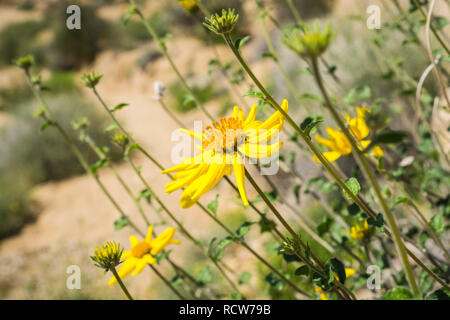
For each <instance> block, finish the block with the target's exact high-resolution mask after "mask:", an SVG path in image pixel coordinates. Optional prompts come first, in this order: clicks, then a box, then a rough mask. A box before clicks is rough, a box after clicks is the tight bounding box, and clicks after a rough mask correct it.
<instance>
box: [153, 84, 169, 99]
mask: <svg viewBox="0 0 450 320" xmlns="http://www.w3.org/2000/svg"><path fill="white" fill-rule="evenodd" d="M153 90H154V91H155V94H154V95H153V99H155V100H160V99H162V97H163V96H164V94H165V93H166V87H165V86H164V84H163V83H162V82H160V81H155V82H154V83H153Z"/></svg>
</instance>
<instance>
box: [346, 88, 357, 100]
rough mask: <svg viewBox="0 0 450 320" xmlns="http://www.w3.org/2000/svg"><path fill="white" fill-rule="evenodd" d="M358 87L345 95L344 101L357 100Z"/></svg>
mask: <svg viewBox="0 0 450 320" xmlns="http://www.w3.org/2000/svg"><path fill="white" fill-rule="evenodd" d="M357 93H358V92H357V90H356V88H352V89H351V90H350V91H349V92H348V93H347V94H346V95H345V97H344V101H345V102H346V103H347V104H354V103H355V102H356V95H357Z"/></svg>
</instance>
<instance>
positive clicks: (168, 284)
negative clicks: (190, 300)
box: [149, 265, 186, 300]
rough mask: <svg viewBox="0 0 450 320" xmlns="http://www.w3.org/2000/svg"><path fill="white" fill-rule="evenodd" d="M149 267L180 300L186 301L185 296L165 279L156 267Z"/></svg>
mask: <svg viewBox="0 0 450 320" xmlns="http://www.w3.org/2000/svg"><path fill="white" fill-rule="evenodd" d="M149 267H150V268H151V269H152V270H153V271H154V272H155V273H156V275H157V276H158V277H159V278H160V279H161V280H162V281H163V282H164V283H165V284H166V286H168V287H169V289H170V290H172V292H173V293H175V295H176V296H177V297H178V298H179V299H180V300H186V299H185V298H184V297H183V295H182V294H181V293H180V292H179V291H178V290H177V289H176V288H175V287H174V286H173V284H172V283H170V281H169V280H167V279H166V277H164V275H163V274H162V273H161V272H159V271H158V269H156V268H155V267H154V266H152V265H149Z"/></svg>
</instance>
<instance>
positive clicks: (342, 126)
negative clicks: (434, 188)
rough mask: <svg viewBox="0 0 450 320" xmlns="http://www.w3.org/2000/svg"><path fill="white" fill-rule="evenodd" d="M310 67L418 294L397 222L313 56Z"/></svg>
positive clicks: (407, 275)
mask: <svg viewBox="0 0 450 320" xmlns="http://www.w3.org/2000/svg"><path fill="white" fill-rule="evenodd" d="M312 67H313V73H314V77H315V79H316V82H317V85H318V86H319V89H320V91H321V92H322V95H323V97H324V100H325V106H326V107H327V109H328V111H329V112H330V113H331V115H332V116H333V118H334V120H335V121H336V123H337V124H338V126H339V127H340V129H341V131H342V132H343V133H344V134H345V136H346V137H347V139H348V140H349V141H350V144H351V145H352V149H353V152H354V154H355V155H356V158H357V159H358V160H359V162H360V164H361V168H362V169H363V172H364V173H365V175H366V176H367V178H368V180H369V182H370V184H371V185H372V187H373V189H374V191H375V194H376V196H377V198H378V200H379V202H380V204H381V207H382V208H383V211H384V213H385V216H386V219H387V222H388V225H389V226H390V228H391V230H392V235H393V240H394V243H395V246H396V248H397V252H398V254H399V256H400V259H401V261H402V264H403V267H404V269H405V273H406V277H407V278H408V282H409V284H410V286H411V289H412V290H413V292H414V294H415V295H417V296H419V295H420V291H419V287H418V286H417V283H416V280H415V277H414V273H413V271H412V268H411V265H410V263H409V261H408V255H407V253H406V250H405V245H404V243H403V241H402V238H401V235H400V231H399V229H398V227H397V223H396V222H395V218H394V216H393V214H392V212H391V210H390V208H389V206H388V204H387V203H386V200H385V199H384V197H383V195H382V193H381V189H380V186H379V185H378V182H377V180H376V178H375V175H374V173H373V171H372V170H371V168H370V166H369V164H368V162H367V160H366V158H365V156H364V154H363V153H362V151H361V150H360V149H359V146H358V144H357V143H356V141H355V139H354V137H353V136H352V135H351V134H350V132H349V130H348V129H347V127H346V126H345V124H344V122H343V120H342V119H341V117H340V115H339V114H338V113H337V111H336V110H335V109H334V107H333V105H332V103H331V100H330V98H329V97H328V94H327V92H326V89H325V87H324V85H323V81H322V77H321V75H320V71H319V67H318V64H317V59H315V58H313V59H312Z"/></svg>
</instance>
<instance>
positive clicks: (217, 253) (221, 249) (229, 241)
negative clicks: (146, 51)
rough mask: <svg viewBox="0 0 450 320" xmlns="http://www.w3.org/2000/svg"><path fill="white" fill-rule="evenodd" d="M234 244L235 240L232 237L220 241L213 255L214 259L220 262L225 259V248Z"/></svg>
mask: <svg viewBox="0 0 450 320" xmlns="http://www.w3.org/2000/svg"><path fill="white" fill-rule="evenodd" d="M233 242H234V239H233V238H232V237H226V238H224V239H222V240H220V241H219V243H218V244H217V246H216V248H215V254H214V255H213V258H214V259H215V260H216V261H220V260H221V259H222V257H223V253H224V251H225V248H226V247H227V246H228V245H230V244H232V243H233Z"/></svg>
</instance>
